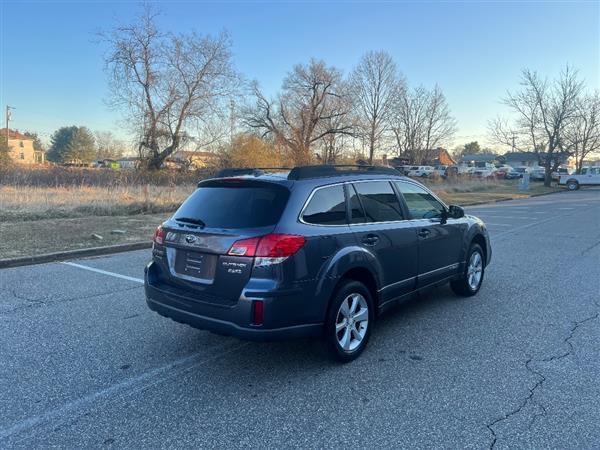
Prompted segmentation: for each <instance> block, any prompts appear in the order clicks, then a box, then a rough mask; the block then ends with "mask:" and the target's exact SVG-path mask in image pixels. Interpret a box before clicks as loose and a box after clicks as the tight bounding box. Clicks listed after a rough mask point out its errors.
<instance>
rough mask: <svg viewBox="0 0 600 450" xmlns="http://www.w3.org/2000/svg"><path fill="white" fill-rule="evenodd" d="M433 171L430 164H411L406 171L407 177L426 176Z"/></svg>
mask: <svg viewBox="0 0 600 450" xmlns="http://www.w3.org/2000/svg"><path fill="white" fill-rule="evenodd" d="M434 172H435V169H434V168H433V167H431V166H411V168H410V170H409V171H408V174H407V175H408V176H409V177H428V176H430V175H431V174H433V173H434Z"/></svg>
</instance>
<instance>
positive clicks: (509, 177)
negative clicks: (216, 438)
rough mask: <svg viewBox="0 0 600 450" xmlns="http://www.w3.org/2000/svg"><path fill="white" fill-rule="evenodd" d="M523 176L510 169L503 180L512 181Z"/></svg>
mask: <svg viewBox="0 0 600 450" xmlns="http://www.w3.org/2000/svg"><path fill="white" fill-rule="evenodd" d="M522 176H523V174H522V173H520V172H517V171H516V170H515V169H511V170H509V171H508V172H506V173H505V174H504V178H505V179H506V180H514V179H516V178H521V177H522Z"/></svg>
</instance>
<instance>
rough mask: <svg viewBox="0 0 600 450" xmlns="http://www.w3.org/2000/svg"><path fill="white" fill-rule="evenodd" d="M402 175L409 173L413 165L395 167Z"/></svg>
mask: <svg viewBox="0 0 600 450" xmlns="http://www.w3.org/2000/svg"><path fill="white" fill-rule="evenodd" d="M394 168H395V169H396V170H397V171H398V172H400V174H401V175H408V172H409V171H410V168H411V166H396V167H394Z"/></svg>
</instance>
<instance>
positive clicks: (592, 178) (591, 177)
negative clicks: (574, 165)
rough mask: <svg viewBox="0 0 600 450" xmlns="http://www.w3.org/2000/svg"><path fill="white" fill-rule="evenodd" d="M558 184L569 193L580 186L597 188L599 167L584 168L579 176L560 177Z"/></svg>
mask: <svg viewBox="0 0 600 450" xmlns="http://www.w3.org/2000/svg"><path fill="white" fill-rule="evenodd" d="M558 184H559V185H560V186H566V187H567V188H568V189H569V190H570V191H576V190H577V189H579V188H580V187H581V186H598V185H600V167H584V168H582V169H581V174H579V175H577V174H567V175H561V176H560V179H559V181H558Z"/></svg>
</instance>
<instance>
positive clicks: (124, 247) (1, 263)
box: [0, 241, 152, 269]
mask: <svg viewBox="0 0 600 450" xmlns="http://www.w3.org/2000/svg"><path fill="white" fill-rule="evenodd" d="M151 247H152V242H148V241H144V242H132V243H130V244H119V245H107V246H105V247H91V248H83V249H81V250H69V251H64V252H56V253H45V254H43V255H35V256H24V257H21V258H9V259H0V269H7V268H9V267H19V266H30V265H34V264H44V263H49V262H56V261H65V260H68V259H76V258H84V257H89V256H99V255H110V254H111V253H122V252H129V251H132V250H144V249H147V248H151Z"/></svg>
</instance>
